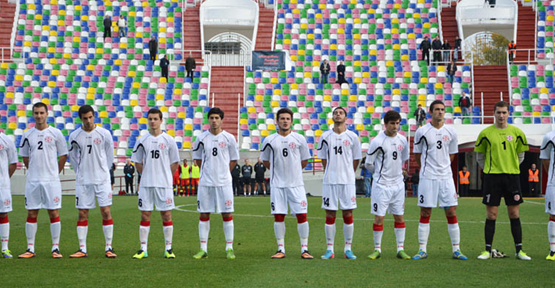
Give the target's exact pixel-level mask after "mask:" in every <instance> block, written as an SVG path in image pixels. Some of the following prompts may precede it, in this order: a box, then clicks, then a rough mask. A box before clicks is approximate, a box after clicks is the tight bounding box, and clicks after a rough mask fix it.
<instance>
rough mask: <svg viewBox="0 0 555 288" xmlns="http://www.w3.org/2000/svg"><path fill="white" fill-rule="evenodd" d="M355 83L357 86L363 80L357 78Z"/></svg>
mask: <svg viewBox="0 0 555 288" xmlns="http://www.w3.org/2000/svg"><path fill="white" fill-rule="evenodd" d="M353 81H354V82H355V84H360V83H362V78H360V77H356V78H355V79H354V80H353Z"/></svg>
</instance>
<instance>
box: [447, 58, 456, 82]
mask: <svg viewBox="0 0 555 288" xmlns="http://www.w3.org/2000/svg"><path fill="white" fill-rule="evenodd" d="M455 72H457V63H455V61H454V60H451V62H450V63H449V65H447V79H449V83H451V84H453V79H455Z"/></svg>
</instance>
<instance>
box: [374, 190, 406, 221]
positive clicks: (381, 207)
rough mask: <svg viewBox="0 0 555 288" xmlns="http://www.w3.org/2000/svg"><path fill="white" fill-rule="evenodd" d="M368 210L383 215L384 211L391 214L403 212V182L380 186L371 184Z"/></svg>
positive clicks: (401, 213)
mask: <svg viewBox="0 0 555 288" xmlns="http://www.w3.org/2000/svg"><path fill="white" fill-rule="evenodd" d="M371 199H372V200H371V201H370V203H371V205H372V206H371V208H370V211H371V212H372V214H374V215H376V216H382V217H383V216H385V214H386V212H387V213H388V214H393V215H403V214H405V183H399V184H397V185H390V186H382V185H379V184H377V183H374V185H372V198H371Z"/></svg>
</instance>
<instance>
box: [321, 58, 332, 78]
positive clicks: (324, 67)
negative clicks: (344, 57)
mask: <svg viewBox="0 0 555 288" xmlns="http://www.w3.org/2000/svg"><path fill="white" fill-rule="evenodd" d="M320 74H321V75H322V76H321V78H322V79H321V80H320V83H321V84H327V83H328V76H329V75H330V63H328V60H327V59H324V62H322V64H320Z"/></svg>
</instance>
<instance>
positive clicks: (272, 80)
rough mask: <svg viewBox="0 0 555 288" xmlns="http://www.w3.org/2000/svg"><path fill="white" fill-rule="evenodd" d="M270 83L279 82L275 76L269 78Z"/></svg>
mask: <svg viewBox="0 0 555 288" xmlns="http://www.w3.org/2000/svg"><path fill="white" fill-rule="evenodd" d="M270 83H272V84H278V83H279V79H278V78H276V77H272V79H270Z"/></svg>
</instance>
